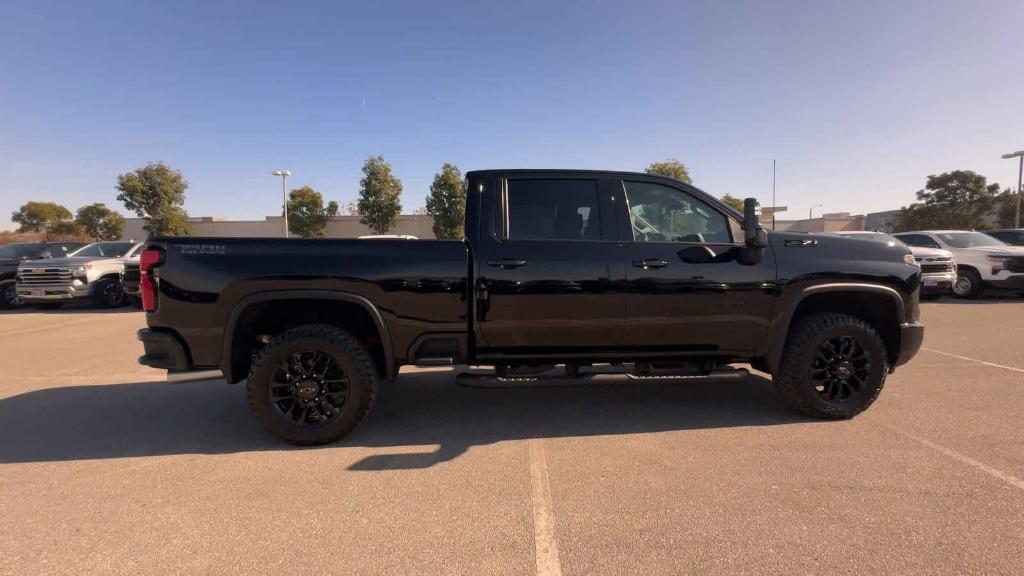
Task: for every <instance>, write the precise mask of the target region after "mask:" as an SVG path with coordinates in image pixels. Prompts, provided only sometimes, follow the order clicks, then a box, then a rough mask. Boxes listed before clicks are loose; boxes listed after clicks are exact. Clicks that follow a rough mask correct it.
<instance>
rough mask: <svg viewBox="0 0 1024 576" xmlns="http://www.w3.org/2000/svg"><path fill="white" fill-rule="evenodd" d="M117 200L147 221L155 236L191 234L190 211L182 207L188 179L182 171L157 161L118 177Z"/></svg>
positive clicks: (146, 226) (147, 227) (151, 232)
mask: <svg viewBox="0 0 1024 576" xmlns="http://www.w3.org/2000/svg"><path fill="white" fill-rule="evenodd" d="M116 188H117V190H118V191H120V194H118V195H117V199H118V200H119V201H121V202H124V206H125V208H127V209H128V210H131V211H132V212H135V213H136V214H138V215H139V216H140V217H142V218H143V219H145V220H146V225H145V228H146V230H149V232H150V234H153V235H155V236H179V235H184V234H188V233H189V232H190V229H191V226H190V225H189V222H188V213H187V212H185V210H184V209H183V208H182V205H183V204H184V203H185V190H186V189H187V188H188V182H186V181H185V178H184V177H183V176H182V175H181V172H179V171H178V170H174V169H172V168H170V167H169V166H167V165H166V164H164V163H163V162H157V163H156V164H149V165H147V166H145V167H143V168H139V169H138V170H136V171H134V172H129V173H127V174H121V175H120V176H118V177H117V187H116Z"/></svg>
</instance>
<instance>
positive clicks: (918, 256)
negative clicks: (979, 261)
mask: <svg viewBox="0 0 1024 576" xmlns="http://www.w3.org/2000/svg"><path fill="white" fill-rule="evenodd" d="M832 234H836V235H838V236H846V237H849V238H861V239H863V240H874V241H876V242H886V243H889V245H890V246H894V245H895V244H896V243H905V242H903V241H902V240H900V239H898V238H896V237H895V236H892V235H890V234H886V233H884V232H870V231H854V230H844V231H840V232H832ZM908 246H910V245H909V244H908ZM910 252H911V253H912V254H913V255H914V261H915V262H917V265H918V266H920V267H921V298H922V299H924V300H935V299H936V298H941V297H942V296H944V295H947V294H949V293H950V292H951V291H952V290H953V283H954V282H956V259H954V258H953V253H952V252H950V251H949V250H943V249H941V248H925V247H922V246H910Z"/></svg>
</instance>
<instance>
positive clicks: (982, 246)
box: [893, 230, 1024, 298]
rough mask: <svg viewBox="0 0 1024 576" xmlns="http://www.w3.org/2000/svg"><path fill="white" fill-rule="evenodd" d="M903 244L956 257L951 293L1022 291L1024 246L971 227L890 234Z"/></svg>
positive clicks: (968, 295) (974, 294)
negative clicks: (939, 249)
mask: <svg viewBox="0 0 1024 576" xmlns="http://www.w3.org/2000/svg"><path fill="white" fill-rule="evenodd" d="M893 236H895V237H896V238H899V239H900V240H901V241H902V242H903V243H904V244H907V245H909V246H920V247H922V248H941V249H943V250H949V251H950V252H952V253H953V258H954V259H956V268H957V274H956V282H954V283H953V295H954V296H958V297H960V298H976V297H977V296H979V295H981V292H982V290H984V289H985V288H994V289H997V290H1015V291H1017V292H1021V293H1024V248H1022V247H1019V246H1010V245H1008V244H1006V243H1004V242H1001V241H999V240H996V239H995V238H993V237H991V236H989V235H987V234H982V233H981V232H974V231H972V230H922V231H920V232H901V233H899V234H893Z"/></svg>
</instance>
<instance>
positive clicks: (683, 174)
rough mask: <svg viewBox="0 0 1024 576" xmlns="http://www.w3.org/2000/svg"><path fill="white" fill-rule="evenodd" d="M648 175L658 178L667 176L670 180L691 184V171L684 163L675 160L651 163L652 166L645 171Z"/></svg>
mask: <svg viewBox="0 0 1024 576" xmlns="http://www.w3.org/2000/svg"><path fill="white" fill-rule="evenodd" d="M644 172H647V173H648V174H657V175H658V176H667V177H669V178H675V179H676V180H679V181H680V182H686V183H687V184H690V183H691V182H692V180H690V171H689V170H687V169H686V166H684V165H683V163H682V162H680V161H679V160H676V159H675V158H669V159H668V160H665V161H664V162H651V165H650V166H648V167H647V170H644Z"/></svg>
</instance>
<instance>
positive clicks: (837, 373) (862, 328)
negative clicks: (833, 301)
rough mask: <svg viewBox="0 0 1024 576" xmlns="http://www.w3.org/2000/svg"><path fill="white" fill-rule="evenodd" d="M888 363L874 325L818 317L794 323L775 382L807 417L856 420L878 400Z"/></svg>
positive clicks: (842, 316)
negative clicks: (856, 417)
mask: <svg viewBox="0 0 1024 576" xmlns="http://www.w3.org/2000/svg"><path fill="white" fill-rule="evenodd" d="M886 364H887V354H886V348H885V342H884V341H883V340H882V337H881V336H879V335H878V332H877V331H876V330H875V329H874V328H873V327H872V326H871V325H870V324H868V323H867V322H865V321H864V320H861V319H860V318H856V317H854V316H849V315H846V314H835V313H826V314H813V315H809V316H805V317H803V318H800V319H799V320H798V321H797V322H796V323H795V324H794V326H793V328H792V332H791V333H790V335H789V337H788V338H787V340H786V348H785V349H784V351H783V354H782V363H781V365H780V367H779V370H778V373H777V374H775V375H774V378H773V380H774V383H775V389H776V390H777V391H778V392H779V394H780V395H781V396H782V397H783V398H785V399H786V401H787V402H789V403H790V404H791V405H793V406H794V407H795V408H797V409H798V410H800V411H801V412H803V413H804V414H807V415H809V416H813V417H815V418H830V419H845V418H853V417H854V416H856V415H857V414H860V413H861V412H863V411H864V410H866V409H867V408H868V406H870V405H871V403H872V402H874V401H875V399H876V398H878V394H879V393H880V392H881V391H882V386H884V385H885V377H886V374H887V373H888V369H887V366H886Z"/></svg>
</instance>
